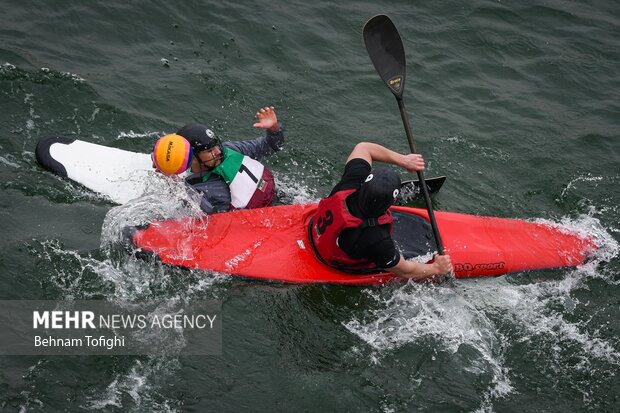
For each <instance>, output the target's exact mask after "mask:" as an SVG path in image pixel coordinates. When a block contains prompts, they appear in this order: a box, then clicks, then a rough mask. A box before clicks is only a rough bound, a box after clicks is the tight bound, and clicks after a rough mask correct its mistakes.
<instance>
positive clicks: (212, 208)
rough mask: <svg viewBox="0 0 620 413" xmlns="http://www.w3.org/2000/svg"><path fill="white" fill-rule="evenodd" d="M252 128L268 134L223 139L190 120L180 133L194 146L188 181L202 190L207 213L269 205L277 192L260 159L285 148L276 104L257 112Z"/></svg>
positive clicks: (204, 208) (272, 179)
mask: <svg viewBox="0 0 620 413" xmlns="http://www.w3.org/2000/svg"><path fill="white" fill-rule="evenodd" d="M256 118H257V119H258V121H257V122H256V123H254V124H253V127H255V128H260V129H264V130H265V132H266V133H265V136H261V137H259V138H256V139H253V140H247V141H232V142H224V143H222V142H221V140H220V139H219V138H218V137H216V136H215V133H214V132H213V130H212V129H211V128H209V127H208V126H206V125H203V124H198V123H191V124H188V125H185V126H183V127H182V128H181V129H180V130H179V131H178V132H177V135H180V136H182V137H183V138H185V139H186V140H187V141H188V142H189V143H190V145H191V148H192V155H191V158H192V159H191V172H192V173H191V174H190V175H189V176H188V177H186V179H185V180H186V182H187V183H188V184H189V185H191V186H192V187H193V188H194V189H196V190H197V191H198V192H200V193H202V195H203V197H202V199H201V205H200V207H201V209H202V210H203V211H204V212H206V213H214V212H223V211H228V210H230V209H242V208H259V207H264V206H269V205H270V204H271V203H272V201H273V199H274V195H275V181H274V178H273V175H272V174H271V172H270V171H269V169H268V168H267V167H265V166H264V165H263V164H262V163H260V162H259V161H260V160H261V159H262V158H263V157H265V156H268V155H271V154H273V153H275V152H277V151H279V150H281V149H282V147H283V145H284V133H283V131H282V128H281V125H280V124H279V123H278V119H277V117H276V112H275V109H274V107H273V106H266V107H263V108H261V109H260V110H259V111H258V112H257V113H256Z"/></svg>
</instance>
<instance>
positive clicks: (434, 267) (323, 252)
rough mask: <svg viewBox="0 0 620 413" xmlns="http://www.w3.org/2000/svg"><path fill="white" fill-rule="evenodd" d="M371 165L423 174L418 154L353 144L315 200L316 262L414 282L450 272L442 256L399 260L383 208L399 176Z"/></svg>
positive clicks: (447, 259) (391, 197) (393, 193)
mask: <svg viewBox="0 0 620 413" xmlns="http://www.w3.org/2000/svg"><path fill="white" fill-rule="evenodd" d="M374 161H378V162H385V163H390V164H393V165H397V166H400V167H402V168H404V169H406V170H408V171H410V172H416V171H422V170H424V158H423V157H422V155H418V154H408V155H403V154H399V153H397V152H394V151H391V150H389V149H387V148H385V147H383V146H381V145H377V144H374V143H368V142H362V143H359V144H358V145H356V146H355V148H354V149H353V151H352V152H351V155H349V158H348V159H347V163H346V166H345V169H344V174H343V175H342V178H341V180H340V182H338V184H336V186H335V187H334V189H333V190H332V192H331V194H330V196H329V197H327V198H324V199H323V200H321V202H320V203H319V207H318V210H317V212H316V214H315V216H314V217H313V219H312V222H311V227H310V228H309V230H310V232H311V236H312V241H313V244H314V249H315V252H316V253H317V255H318V256H319V259H321V261H323V262H324V263H325V264H327V265H330V266H333V267H335V268H339V269H343V270H345V271H350V272H363V271H367V270H372V269H384V270H386V271H389V272H392V273H394V274H396V275H398V276H400V277H404V278H413V279H416V280H423V279H426V278H430V277H434V276H436V275H443V274H447V273H449V272H451V271H452V263H451V261H450V257H449V256H448V255H443V256H440V255H437V256H435V258H434V261H433V262H430V263H426V264H424V263H419V262H415V261H407V260H406V259H405V258H404V257H403V256H402V254H401V253H400V251H399V250H398V248H397V247H396V245H395V243H394V240H393V239H392V236H391V225H392V218H391V214H390V212H389V210H388V208H389V207H390V206H392V205H393V204H394V201H395V199H396V196H397V195H398V191H399V190H400V183H401V181H400V177H399V176H398V174H397V173H396V172H394V171H392V170H390V169H387V168H382V169H374V170H373V169H372V163H373V162H374ZM411 235H412V236H415V234H411Z"/></svg>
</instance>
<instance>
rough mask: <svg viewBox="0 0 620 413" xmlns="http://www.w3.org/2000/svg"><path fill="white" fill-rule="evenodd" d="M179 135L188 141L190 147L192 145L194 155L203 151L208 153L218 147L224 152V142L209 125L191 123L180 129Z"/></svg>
mask: <svg viewBox="0 0 620 413" xmlns="http://www.w3.org/2000/svg"><path fill="white" fill-rule="evenodd" d="M177 135H181V136H182V137H184V138H185V139H187V141H188V142H189V143H190V145H192V149H193V150H194V155H195V154H197V153H199V152H202V151H207V150H209V149H211V148H214V147H216V146H218V147H219V148H220V151H222V141H221V140H220V138H218V137H217V136H215V133H214V132H213V130H212V129H211V128H209V127H208V126H207V125H202V124H200V123H190V124H188V125H185V126H183V127H182V128H181V129H179V131H178V132H177Z"/></svg>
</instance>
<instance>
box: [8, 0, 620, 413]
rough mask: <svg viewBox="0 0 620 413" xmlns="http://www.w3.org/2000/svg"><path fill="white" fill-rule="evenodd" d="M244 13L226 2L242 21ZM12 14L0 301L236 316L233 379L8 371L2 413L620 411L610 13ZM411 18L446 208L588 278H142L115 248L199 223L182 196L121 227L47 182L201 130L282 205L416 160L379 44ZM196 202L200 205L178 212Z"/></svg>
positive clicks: (294, 9)
mask: <svg viewBox="0 0 620 413" xmlns="http://www.w3.org/2000/svg"><path fill="white" fill-rule="evenodd" d="M226 3H228V2H226ZM436 3H437V2H416V3H415V4H411V3H410V2H405V1H401V2H387V1H383V2H381V1H380V2H379V3H377V2H355V3H336V2H319V3H312V4H310V3H307V2H292V3H291V2H276V3H271V4H264V3H260V2H250V1H241V2H236V3H235V4H222V3H219V2H212V3H210V2H207V3H198V2H181V3H179V4H176V3H170V2H157V1H156V2H151V3H149V4H148V6H147V5H141V4H137V3H136V4H129V3H126V2H114V1H108V2H99V3H97V4H95V3H91V2H87V3H83V4H82V3H77V2H66V1H48V2H44V3H43V4H37V5H31V4H26V3H24V2H17V1H13V0H5V1H4V2H3V3H2V5H0V10H1V11H2V14H3V16H4V24H3V25H2V27H0V39H2V42H1V44H0V96H1V98H0V125H1V126H2V134H1V135H0V176H1V182H2V184H1V189H0V194H1V195H0V208H1V209H0V214H2V220H1V221H0V229H1V231H2V233H3V234H4V237H2V238H1V239H0V269H1V273H2V278H1V281H0V291H2V293H1V297H0V298H2V299H108V300H116V299H130V300H132V299H135V300H138V299H150V298H190V299H199V298H207V299H218V300H221V301H222V302H223V314H224V317H225V319H224V336H223V337H224V351H223V354H222V355H221V356H217V357H176V358H174V357H168V358H161V357H130V356H126V357H95V356H92V357H7V356H4V357H0V408H1V409H4V410H7V411H60V410H68V411H74V410H87V411H88V410H94V411H97V410H102V411H186V410H189V411H205V410H207V409H208V410H217V411H220V410H226V411H230V410H242V409H244V410H258V411H266V410H270V411H271V410H273V409H277V410H286V411H301V410H309V411H329V410H337V411H382V412H397V411H429V412H430V411H432V412H437V411H446V412H452V411H479V412H490V411H497V412H504V411H532V412H533V411H549V412H564V411H617V410H620V400H619V399H618V389H619V388H620V375H619V374H618V372H619V366H620V338H619V337H620V323H619V322H618V321H617V320H618V318H619V317H620V310H619V309H618V304H619V302H620V301H619V300H618V296H619V294H620V278H619V274H620V265H619V261H618V240H619V239H620V235H619V232H620V211H619V210H618V204H619V200H620V190H619V189H618V187H619V184H620V168H619V167H618V165H620V135H619V134H618V131H619V130H620V107H619V102H620V92H619V91H620V76H619V75H620V73H619V72H620V69H619V68H620V65H619V64H618V63H619V61H620V52H619V50H620V48H619V47H618V46H619V43H618V39H619V38H620V15H619V12H618V8H617V4H616V3H615V2H611V1H599V2H585V3H584V2H577V1H574V2H570V1H569V2H555V1H546V2H543V1H526V2H519V3H518V4H517V3H504V2H494V1H472V2H467V3H463V2H438V3H437V4H436ZM377 13H385V14H388V15H390V16H391V17H392V19H393V20H394V22H395V24H396V26H397V27H398V28H399V31H400V32H401V35H402V36H403V38H404V43H405V49H406V51H407V58H408V79H407V85H406V91H405V102H406V104H407V107H408V110H409V115H410V118H411V122H412V125H413V128H414V134H415V135H416V138H417V143H418V147H419V149H420V150H421V151H422V152H423V153H424V154H425V156H426V159H427V165H428V168H429V171H428V172H427V176H432V175H447V176H448V181H447V182H446V184H445V185H444V187H443V188H442V190H441V192H440V194H438V195H437V196H436V197H435V204H436V206H437V207H438V208H439V209H442V210H452V211H459V212H467V213H477V214H485V215H495V216H505V217H514V218H525V219H543V220H545V221H546V222H549V221H551V222H557V223H563V224H565V225H567V226H569V227H571V228H573V229H575V230H579V231H583V232H586V233H588V234H589V235H591V236H594V237H596V238H597V239H598V240H599V242H600V244H601V245H602V248H601V250H600V251H599V253H598V254H597V257H596V258H595V260H594V261H593V262H591V263H590V264H588V265H586V266H584V267H582V268H578V269H570V270H554V271H547V272H533V273H527V274H513V275H509V276H506V277H501V278H494V279H478V280H459V281H456V280H454V281H450V282H447V283H444V284H439V285H430V286H429V285H416V284H405V285H399V284H398V285H389V286H386V287H383V288H357V287H355V288H354V287H341V286H328V285H319V286H294V285H278V284H275V285H269V284H264V283H255V282H248V281H241V280H238V279H234V278H232V277H228V276H223V275H213V274H206V273H203V272H195V271H192V272H188V271H185V270H180V269H172V268H168V267H164V266H159V265H156V264H152V263H146V262H142V261H137V260H135V259H134V258H133V257H131V256H128V255H127V254H124V253H122V252H120V251H119V250H118V249H116V248H115V247H114V244H115V241H116V240H117V239H118V236H119V228H121V227H122V226H124V225H126V224H127V223H140V222H147V221H148V220H150V219H154V218H157V217H161V216H167V217H174V216H180V215H188V214H189V215H191V214H196V213H197V212H198V210H197V209H196V207H195V203H193V199H194V198H193V196H192V195H191V194H187V193H186V192H185V191H183V190H182V189H180V188H178V187H176V186H175V185H170V186H168V187H165V188H162V187H161V186H155V187H154V188H153V191H151V192H150V193H148V194H146V195H145V196H144V197H142V198H140V199H138V200H135V201H133V202H132V203H130V204H128V205H124V206H115V205H113V204H111V203H109V202H108V201H107V200H106V199H104V198H102V197H101V196H99V195H97V194H93V193H91V192H89V191H88V190H86V189H84V188H81V187H79V186H77V185H74V184H71V183H69V182H67V181H64V180H62V179H59V178H57V177H54V176H52V175H51V174H49V173H47V172H45V171H43V170H42V169H41V168H40V167H38V165H37V164H36V161H35V158H34V147H35V145H36V142H37V141H38V139H39V138H40V137H42V136H46V135H53V134H61V135H67V136H74V137H79V138H80V139H83V140H87V141H89V142H95V143H99V144H105V145H109V146H114V147H119V148H123V149H128V150H134V151H146V150H147V149H148V148H149V147H151V146H152V144H153V142H154V140H155V139H156V137H157V136H159V135H160V134H162V133H164V132H168V131H174V130H176V129H177V128H178V127H180V126H181V125H183V124H184V123H187V122H190V121H203V122H210V123H211V124H212V125H213V126H214V128H215V129H216V130H218V131H219V133H220V134H222V135H223V136H224V137H225V138H227V139H244V138H252V137H254V136H256V132H255V131H253V130H252V128H251V124H252V122H253V120H252V117H253V114H254V113H255V111H256V109H257V108H259V107H261V106H263V105H266V104H273V105H275V106H276V109H277V113H278V116H279V118H280V120H281V121H282V122H283V123H284V124H285V126H286V130H287V144H286V145H287V146H286V149H285V151H283V152H281V153H280V154H278V155H277V156H275V157H272V158H270V159H268V160H267V163H268V165H269V166H270V168H271V169H272V170H273V171H274V173H275V175H276V178H277V179H278V181H279V182H280V195H281V197H282V198H283V199H284V200H285V201H286V202H295V203H299V202H307V201H313V200H316V199H318V198H319V197H320V196H322V195H323V194H325V193H326V192H327V191H328V190H329V188H330V186H331V185H333V183H334V182H335V181H336V179H337V178H338V177H339V175H340V173H341V169H342V165H343V163H344V160H345V159H346V156H347V155H348V151H350V149H351V148H352V147H353V145H354V144H355V143H357V142H358V141H360V140H362V139H363V140H373V141H376V142H380V143H383V144H385V145H387V146H389V147H391V148H393V149H396V150H400V151H406V150H407V143H406V139H405V137H404V133H403V129H402V125H401V123H400V118H399V115H398V111H397V108H396V103H395V102H394V99H393V97H392V96H391V95H390V93H389V92H388V91H387V89H386V88H385V87H384V86H383V85H382V84H381V82H380V80H379V78H378V76H377V75H376V73H375V72H374V70H373V68H372V65H371V63H370V61H369V59H368V57H367V56H366V52H365V50H364V47H363V42H362V38H361V27H362V25H363V23H364V22H365V21H366V20H367V19H368V18H369V17H371V16H372V15H374V14H377ZM179 198H184V202H178V199H179Z"/></svg>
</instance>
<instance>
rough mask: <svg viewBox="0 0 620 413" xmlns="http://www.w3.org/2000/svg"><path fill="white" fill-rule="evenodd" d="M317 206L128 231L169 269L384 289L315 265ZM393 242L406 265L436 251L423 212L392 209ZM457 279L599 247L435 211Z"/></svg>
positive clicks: (571, 257)
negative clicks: (311, 227) (312, 225)
mask: <svg viewBox="0 0 620 413" xmlns="http://www.w3.org/2000/svg"><path fill="white" fill-rule="evenodd" d="M316 207H317V205H316V204H308V205H287V206H276V207H270V208H262V209H252V210H239V211H234V212H228V213H220V214H215V215H210V216H204V217H202V218H199V219H196V218H184V219H181V220H167V221H162V222H154V223H151V224H150V225H149V226H148V227H147V228H144V229H138V228H132V231H131V232H130V234H129V237H130V241H131V243H132V244H133V245H134V246H135V247H136V248H137V249H138V252H139V255H155V256H157V257H159V259H161V261H162V262H163V263H165V264H168V265H173V266H179V267H184V268H191V269H202V270H207V271H212V272H217V273H225V274H231V275H238V276H244V277H251V278H259V279H264V280H272V281H284V282H292V283H337V284H381V283H385V282H387V281H389V280H392V279H394V278H397V277H395V276H393V275H391V274H389V273H378V274H348V273H344V272H341V271H338V270H335V269H333V268H330V267H328V266H326V265H325V264H323V263H321V262H320V261H318V260H317V259H316V258H315V254H314V251H313V249H312V246H311V244H310V242H309V240H308V230H307V224H308V221H309V219H310V217H311V216H312V215H313V212H314V211H315V210H316ZM392 212H393V214H394V230H393V236H394V239H395V240H396V243H397V245H398V246H399V248H400V249H401V251H402V252H403V254H404V255H405V257H407V258H410V257H413V256H420V255H425V254H429V253H432V252H433V251H435V245H434V242H433V237H432V232H431V229H430V225H429V224H428V215H427V213H426V210H423V209H418V208H407V207H392ZM435 216H436V219H437V225H438V227H439V230H440V232H441V237H442V241H443V244H444V248H445V250H446V254H449V255H450V256H451V257H452V263H453V264H454V271H455V274H456V277H457V278H465V277H484V276H497V275H502V274H507V273H514V272H521V271H528V270H538V269H547V268H558V267H575V266H577V265H580V264H582V263H583V262H584V261H585V260H586V259H587V258H588V257H589V256H590V255H591V254H592V253H593V252H594V251H596V249H597V246H596V244H595V243H594V241H593V240H592V239H591V238H587V237H583V236H580V235H578V234H576V233H573V232H571V231H569V230H567V229H565V228H563V227H560V226H555V225H553V226H552V225H546V224H540V223H534V222H528V221H523V220H517V219H506V218H494V217H480V216H474V215H467V214H459V213H452V212H439V211H437V212H435Z"/></svg>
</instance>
